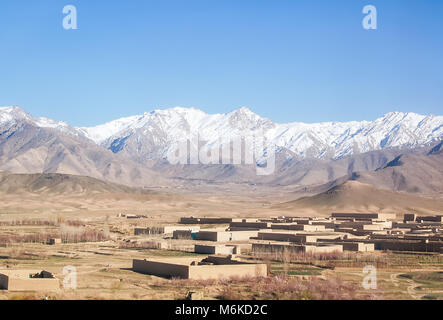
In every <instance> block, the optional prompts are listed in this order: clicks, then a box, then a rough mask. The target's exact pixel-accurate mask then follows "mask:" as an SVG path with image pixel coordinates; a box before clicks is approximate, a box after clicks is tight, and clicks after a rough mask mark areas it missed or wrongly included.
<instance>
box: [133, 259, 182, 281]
mask: <svg viewBox="0 0 443 320" xmlns="http://www.w3.org/2000/svg"><path fill="white" fill-rule="evenodd" d="M132 269H133V270H134V271H136V272H140V273H144V274H150V275H155V276H161V277H170V278H175V277H177V278H183V279H188V277H189V265H188V264H180V262H178V263H177V262H175V263H174V262H173V261H171V262H169V261H164V262H162V261H152V260H151V261H148V260H137V259H134V260H133V261H132Z"/></svg>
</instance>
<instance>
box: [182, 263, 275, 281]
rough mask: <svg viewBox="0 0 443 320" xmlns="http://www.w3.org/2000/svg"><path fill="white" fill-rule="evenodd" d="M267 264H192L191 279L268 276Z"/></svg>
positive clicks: (190, 269)
mask: <svg viewBox="0 0 443 320" xmlns="http://www.w3.org/2000/svg"><path fill="white" fill-rule="evenodd" d="M267 275H268V268H267V265H266V264H237V265H211V266H190V268H189V279H195V280H197V279H198V280H206V279H227V278H230V277H246V276H249V277H266V276H267Z"/></svg>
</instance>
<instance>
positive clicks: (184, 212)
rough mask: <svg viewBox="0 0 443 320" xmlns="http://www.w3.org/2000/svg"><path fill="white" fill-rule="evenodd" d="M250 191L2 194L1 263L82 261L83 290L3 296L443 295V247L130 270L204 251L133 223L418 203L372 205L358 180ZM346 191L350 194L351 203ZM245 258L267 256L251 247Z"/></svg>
mask: <svg viewBox="0 0 443 320" xmlns="http://www.w3.org/2000/svg"><path fill="white" fill-rule="evenodd" d="M233 187H235V186H233ZM243 188H247V187H244V186H243ZM253 188H254V190H252V191H251V192H250V193H248V192H246V191H245V190H242V192H238V190H237V192H232V190H224V191H221V192H219V193H218V194H216V195H214V194H213V193H212V192H211V189H210V187H208V188H206V192H205V191H202V192H200V193H195V192H190V191H189V190H183V191H182V192H180V193H172V192H171V191H170V190H147V191H145V192H144V193H140V194H133V193H124V192H123V193H118V192H116V193H111V192H104V193H101V192H96V193H81V192H80V193H74V194H71V193H65V192H59V193H56V192H40V193H35V192H34V193H28V192H23V193H21V194H17V193H14V194H8V193H4V194H2V198H1V202H0V269H17V270H20V269H41V270H46V271H49V272H52V273H53V274H54V276H56V277H57V278H59V279H63V277H64V275H63V268H64V267H65V266H75V267H76V268H77V272H78V286H77V289H76V290H67V289H60V290H59V291H57V292H42V291H37V292H9V291H0V299H184V298H185V297H186V295H187V294H188V293H189V292H199V293H200V294H201V295H202V297H203V298H204V299H442V298H443V286H442V285H443V278H442V276H443V273H442V270H443V257H442V255H441V254H438V253H435V254H434V253H428V254H411V253H408V254H406V253H403V254H400V253H389V252H387V253H386V252H379V251H376V252H368V253H355V254H345V255H338V256H333V255H332V256H328V257H321V256H320V257H310V258H306V257H294V258H293V259H272V258H266V259H265V262H266V263H267V264H268V265H269V267H270V269H269V270H270V275H271V277H269V278H267V279H262V280H260V281H257V280H254V279H230V280H220V281H218V280H214V281H209V280H206V281H197V280H179V279H165V278H161V277H156V276H149V275H144V274H139V273H136V272H134V271H132V270H131V266H132V259H134V258H137V259H147V258H153V257H183V256H195V257H200V258H201V257H202V255H198V254H195V253H192V252H190V250H188V248H189V246H190V241H189V240H174V239H166V240H165V239H163V238H164V237H163V236H161V235H155V236H154V235H152V236H134V235H133V229H134V227H149V226H162V225H171V224H177V221H178V219H179V218H180V217H183V216H197V217H211V216H213V217H271V216H280V215H288V216H289V215H290V216H306V215H320V216H324V215H327V214H330V213H331V212H333V211H334V210H340V211H343V210H353V211H360V212H365V211H368V210H378V211H379V212H388V213H396V214H398V215H400V214H402V213H404V212H406V211H405V210H408V209H411V208H415V209H417V208H418V207H417V198H414V197H413V196H412V197H408V196H407V195H404V194H400V193H395V194H394V193H392V194H388V195H387V196H385V197H381V198H380V200H379V201H378V202H375V204H373V205H372V206H368V205H367V203H366V202H365V201H366V198H365V194H367V193H368V188H370V187H369V186H366V185H363V184H360V183H357V182H355V183H351V184H348V185H345V186H342V187H341V188H339V189H338V190H335V193H334V192H333V193H326V194H322V195H317V196H316V197H317V198H307V197H306V196H305V195H298V196H297V195H295V193H294V190H292V189H287V190H285V189H283V188H280V189H279V192H271V191H275V190H270V189H268V188H262V189H260V187H257V186H254V187H253ZM228 189H229V188H228ZM357 195H359V196H357ZM337 197H338V200H337ZM396 197H397V198H398V199H400V200H397V199H396ZM342 198H344V199H349V198H352V199H353V201H347V203H348V206H344V205H343V203H344V202H343V199H342ZM288 199H294V200H291V201H288ZM312 199H313V200H312ZM389 199H390V200H392V199H394V201H392V203H394V205H393V206H392V205H388V203H389V202H390V201H388V200H389ZM420 199H421V201H424V200H423V198H420ZM372 203H374V201H373V202H372ZM441 203H442V202H441V200H440V199H430V200H429V203H427V204H426V205H425V206H422V207H421V208H420V210H419V211H420V212H421V213H434V214H435V213H436V212H438V210H439V209H441V208H442V207H443V206H442V205H441ZM121 213H124V214H134V215H141V216H145V217H144V218H141V219H126V218H124V217H118V215H119V214H121ZM202 227H205V226H202ZM206 227H208V226H206ZM219 227H225V228H226V227H227V225H225V226H223V225H222V226H219ZM54 234H62V235H64V237H65V238H66V239H67V241H66V243H62V244H56V245H47V244H45V243H44V242H45V239H46V238H47V237H51V236H52V235H54ZM152 240H159V241H167V242H169V243H170V244H171V247H175V248H177V249H175V250H174V249H173V250H160V249H156V248H153V247H151V246H149V245H143V243H148V242H149V241H152ZM134 243H139V244H140V243H141V245H134ZM243 258H244V259H249V260H252V261H254V260H255V259H261V261H263V259H262V258H258V257H255V256H253V255H250V254H246V255H244V257H243ZM368 262H370V263H371V264H375V265H377V268H378V279H379V281H378V287H377V289H373V290H371V291H368V290H365V289H363V288H362V285H361V282H362V279H363V277H364V274H363V273H362V268H363V267H364V266H365V265H366V264H368ZM282 280H284V281H282Z"/></svg>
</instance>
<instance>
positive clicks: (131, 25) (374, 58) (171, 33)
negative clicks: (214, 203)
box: [0, 0, 443, 125]
mask: <svg viewBox="0 0 443 320" xmlns="http://www.w3.org/2000/svg"><path fill="white" fill-rule="evenodd" d="M67 4H73V5H75V6H76V7H77V9H78V26H79V29H78V30H70V31H66V30H64V29H63V27H62V19H63V14H62V8H63V7H64V6H65V5H67ZM367 4H372V5H375V6H376V7H377V9H378V30H370V31H368V30H364V29H363V28H362V24H361V22H362V19H363V17H364V14H363V13H362V9H363V7H364V6H365V5H367ZM0 105H20V106H22V107H24V108H25V109H26V110H27V111H29V112H31V113H32V114H33V115H35V116H48V117H51V118H54V119H57V120H65V121H68V122H69V123H71V124H73V125H95V124H99V123H103V122H105V121H109V120H112V119H115V118H118V117H123V116H128V115H134V114H139V113H143V112H144V111H151V110H153V109H156V108H168V107H174V106H184V107H191V106H194V107H197V108H200V109H202V110H204V111H206V112H209V113H216V112H229V111H231V110H233V109H236V108H238V107H240V106H248V107H249V108H250V109H252V110H253V111H254V112H256V113H258V114H260V115H262V116H266V117H269V118H272V119H273V120H275V121H278V122H290V121H303V122H317V121H346V120H363V119H366V120H372V119H375V118H377V117H379V116H381V115H383V114H384V113H386V112H389V111H413V112H418V113H423V114H431V113H432V114H440V115H441V114H443V112H442V111H443V1H436V0H432V1H431V0H398V1H396V0H383V1H382V0H365V1H360V0H347V1H346V0H336V1H332V0H304V1H301V0H300V1H297V0H287V1H284V0H176V1H173V0H155V1H154V0H125V1H124V0H112V1H104V0H40V1H35V0H2V1H1V2H0Z"/></svg>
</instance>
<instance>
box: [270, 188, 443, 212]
mask: <svg viewBox="0 0 443 320" xmlns="http://www.w3.org/2000/svg"><path fill="white" fill-rule="evenodd" d="M275 208H276V209H280V210H286V211H287V210H290V211H298V212H306V213H310V212H317V213H324V214H329V213H331V212H332V211H355V212H368V211H371V212H372V211H377V212H392V213H404V212H409V211H410V212H419V213H432V214H436V213H441V212H442V211H443V199H442V198H441V197H440V198H439V197H435V198H425V197H421V196H418V195H412V194H408V193H402V192H394V191H390V190H382V189H378V188H375V187H374V186H371V185H368V184H364V183H361V182H358V181H346V182H344V183H342V184H340V185H337V186H334V187H332V188H331V189H329V190H327V191H325V192H322V193H319V194H317V195H314V196H310V197H303V198H300V199H297V200H295V201H290V202H286V203H282V204H279V205H276V206H275Z"/></svg>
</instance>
